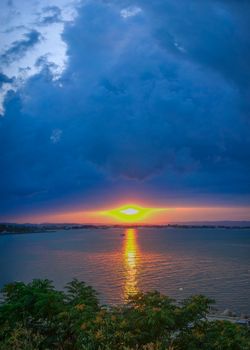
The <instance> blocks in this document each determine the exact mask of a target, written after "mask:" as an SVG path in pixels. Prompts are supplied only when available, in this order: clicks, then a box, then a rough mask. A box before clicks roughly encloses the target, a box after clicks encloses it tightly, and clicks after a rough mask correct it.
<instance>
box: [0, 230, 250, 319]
mask: <svg viewBox="0 0 250 350" xmlns="http://www.w3.org/2000/svg"><path fill="white" fill-rule="evenodd" d="M34 278H42V279H45V278H46V279H49V280H52V281H53V283H54V285H55V287H56V288H58V289H62V288H64V286H65V285H66V283H67V282H69V281H71V280H72V279H73V278H77V279H79V280H81V281H84V282H86V283H87V284H88V285H91V286H93V287H94V288H95V289H96V291H97V292H98V295H99V298H100V302H101V303H102V304H109V305H110V304H112V305H113V304H120V303H123V302H125V301H126V300H127V299H128V297H129V295H133V294H135V293H137V292H138V291H144V292H146V291H152V290H158V291H160V292H161V293H164V294H166V295H168V296H170V297H171V298H174V299H176V300H177V301H181V300H183V299H185V298H187V297H189V296H191V295H195V294H203V295H206V296H208V297H209V298H212V299H214V300H215V301H216V304H215V307H216V308H217V309H218V310H219V311H220V310H221V311H223V310H225V309H230V310H232V311H233V312H236V313H238V314H248V315H249V314H250V229H237V228H234V229H225V228H166V227H165V228H152V227H151V228H132V227H131V228H106V229H70V230H58V231H55V232H43V233H34V234H9V235H1V236H0V287H2V286H3V285H4V284H6V283H10V282H14V281H23V282H30V281H31V280H32V279H34Z"/></svg>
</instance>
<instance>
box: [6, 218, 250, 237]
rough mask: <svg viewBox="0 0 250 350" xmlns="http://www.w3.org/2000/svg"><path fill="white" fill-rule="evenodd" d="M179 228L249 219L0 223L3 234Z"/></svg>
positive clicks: (246, 225) (226, 225)
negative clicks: (129, 228) (126, 222)
mask: <svg viewBox="0 0 250 350" xmlns="http://www.w3.org/2000/svg"><path fill="white" fill-rule="evenodd" d="M127 227H132V228H157V229H162V228H180V229H218V228H219V229H225V230H230V229H243V230H244V229H250V221H239V222H237V221H227V222H225V221H223V222H212V223H209V222H206V223H199V222H196V223H195V222H192V223H191V222H190V223H169V224H161V225H160V224H159V225H145V224H129V225H124V224H123V225H121V224H113V225H102V224H75V223H63V224H57V223H55V224H50V223H42V224H29V223H26V224H18V223H0V235H4V234H22V233H24V234H25V233H43V232H55V231H58V230H78V229H95V230H96V229H102V230H105V229H110V228H111V229H112V228H127Z"/></svg>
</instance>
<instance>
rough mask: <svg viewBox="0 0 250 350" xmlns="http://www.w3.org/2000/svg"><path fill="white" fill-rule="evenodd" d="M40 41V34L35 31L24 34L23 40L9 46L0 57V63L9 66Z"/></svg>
mask: <svg viewBox="0 0 250 350" xmlns="http://www.w3.org/2000/svg"><path fill="white" fill-rule="evenodd" d="M40 40H41V35H40V33H39V32H38V31H36V30H31V31H30V32H28V33H26V34H24V38H23V39H21V40H17V41H14V42H13V43H12V44H11V46H10V47H9V48H8V49H7V50H6V51H5V52H3V53H2V54H1V55H0V62H2V63H4V64H9V63H12V62H13V61H15V60H17V59H20V58H22V57H23V56H24V55H25V54H26V53H27V51H29V50H30V49H31V48H32V47H34V46H35V45H36V44H37V43H38V42H39V41H40Z"/></svg>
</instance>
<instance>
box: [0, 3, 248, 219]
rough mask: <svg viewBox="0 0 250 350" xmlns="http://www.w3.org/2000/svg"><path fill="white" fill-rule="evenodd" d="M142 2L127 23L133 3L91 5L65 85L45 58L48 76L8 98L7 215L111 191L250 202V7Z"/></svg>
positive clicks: (69, 39) (73, 44)
mask: <svg viewBox="0 0 250 350" xmlns="http://www.w3.org/2000/svg"><path fill="white" fill-rule="evenodd" d="M136 5H137V6H138V9H140V11H139V10H137V11H134V12H133V15H130V16H125V17H124V16H122V15H121V13H125V12H121V11H124V9H127V8H129V9H131V8H133V6H134V4H132V2H131V1H124V2H122V1H119V2H116V1H110V2H108V3H107V2H102V1H93V2H91V3H87V4H85V5H84V6H83V7H82V8H81V9H79V13H78V17H77V18H76V20H75V22H74V23H73V24H70V25H68V26H67V27H66V29H65V31H64V33H63V40H64V41H65V43H66V44H67V47H68V49H67V55H68V66H67V69H66V70H65V72H64V73H63V75H62V77H61V78H60V79H59V80H55V79H53V76H51V73H50V69H49V67H48V64H47V63H46V60H44V59H42V58H41V60H42V62H43V70H42V71H41V73H39V74H37V75H36V76H34V77H32V78H31V79H29V81H28V82H27V83H26V84H25V86H23V88H22V89H21V90H19V91H18V92H17V93H12V94H9V95H8V99H7V101H6V105H5V108H6V115H5V117H4V118H2V119H1V120H0V137H1V140H3V143H2V144H3V145H4V147H2V149H1V153H0V157H1V158H0V160H1V164H2V165H3V172H2V180H1V184H0V190H1V192H2V196H1V199H0V205H1V204H2V207H4V211H5V213H8V212H11V211H13V212H17V211H19V210H23V211H28V210H31V206H33V208H37V210H38V209H41V208H51V207H54V206H57V207H58V206H64V205H66V206H67V205H69V206H72V205H73V204H72V203H74V205H76V206H78V205H79V204H81V205H86V204H87V203H89V200H91V201H92V202H95V203H98V202H99V201H100V198H102V199H101V200H102V201H105V196H106V195H107V193H108V195H109V197H112V198H115V197H120V196H122V195H129V194H130V195H131V196H134V197H136V196H138V197H143V196H144V197H145V196H146V195H145V193H146V194H148V196H149V197H150V195H152V196H157V198H161V199H162V200H163V201H164V199H165V200H169V198H171V200H172V201H173V202H176V201H177V202H178V201H179V203H183V202H185V201H186V202H188V201H189V202H192V201H193V202H199V201H202V200H203V201H206V200H207V201H209V202H213V203H222V202H223V203H227V204H228V205H231V204H234V205H235V204H242V203H247V202H248V201H249V194H250V181H249V175H248V174H249V171H250V161H249V159H250V138H249V134H250V133H249V131H250V130H249V129H250V128H249V116H248V113H249V108H248V106H249V102H248V101H249V100H248V96H250V94H249V79H248V78H249V76H250V67H249V62H250V51H249V32H248V30H247V22H246V17H247V13H249V12H248V11H249V9H250V6H248V5H245V7H244V9H241V8H240V6H239V5H238V3H237V2H236V1H230V2H225V1H222V0H221V1H216V2H214V1H204V2H202V3H200V2H197V1H189V3H187V4H186V3H185V4H183V3H182V4H179V3H176V2H175V1H170V0H168V1H162V0H157V1H155V2H154V3H152V4H149V3H145V2H142V1H138V2H137V4H136ZM126 13H127V12H126ZM130 13H131V10H130ZM228 38H230V40H228ZM110 191H111V192H110ZM97 193H98V197H97Z"/></svg>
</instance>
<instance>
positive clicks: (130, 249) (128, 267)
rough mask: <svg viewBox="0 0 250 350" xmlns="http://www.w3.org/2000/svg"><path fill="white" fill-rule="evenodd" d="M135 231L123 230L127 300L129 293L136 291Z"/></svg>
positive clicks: (136, 255) (136, 249)
mask: <svg viewBox="0 0 250 350" xmlns="http://www.w3.org/2000/svg"><path fill="white" fill-rule="evenodd" d="M136 236H137V231H136V229H133V228H128V229H126V231H125V241H124V247H123V262H124V270H125V285H124V299H125V300H127V299H128V297H129V295H133V294H136V293H137V292H138V286H137V268H138V266H137V265H138V245H137V240H136Z"/></svg>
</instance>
